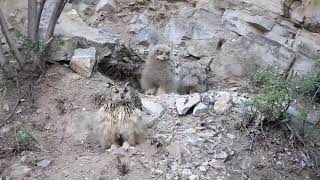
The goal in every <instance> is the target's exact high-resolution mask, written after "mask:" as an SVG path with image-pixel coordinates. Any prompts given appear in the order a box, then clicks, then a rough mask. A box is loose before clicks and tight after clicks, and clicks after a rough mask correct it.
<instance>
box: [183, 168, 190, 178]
mask: <svg viewBox="0 0 320 180" xmlns="http://www.w3.org/2000/svg"><path fill="white" fill-rule="evenodd" d="M191 175H192V171H191V170H190V169H183V170H182V177H183V178H187V177H189V176H191Z"/></svg>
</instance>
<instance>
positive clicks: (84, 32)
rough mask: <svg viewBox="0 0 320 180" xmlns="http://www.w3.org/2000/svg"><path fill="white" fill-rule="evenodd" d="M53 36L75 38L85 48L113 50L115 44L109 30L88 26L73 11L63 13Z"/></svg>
mask: <svg viewBox="0 0 320 180" xmlns="http://www.w3.org/2000/svg"><path fill="white" fill-rule="evenodd" d="M55 35H63V36H64V37H68V38H76V39H78V41H80V42H81V43H82V44H85V45H86V46H94V47H96V48H97V49H100V48H106V47H108V48H113V47H114V46H115V44H116V42H115V38H114V36H113V34H112V31H111V30H110V29H101V28H93V27H90V26H88V25H87V24H86V23H85V22H84V21H83V20H82V19H81V18H80V17H79V15H78V13H77V12H76V11H75V10H70V11H63V12H62V14H61V16H60V18H59V23H58V24H57V26H56V29H55Z"/></svg>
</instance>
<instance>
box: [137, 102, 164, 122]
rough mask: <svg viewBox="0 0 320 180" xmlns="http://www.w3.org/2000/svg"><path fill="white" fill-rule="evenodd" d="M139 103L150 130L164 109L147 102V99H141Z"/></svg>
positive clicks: (159, 105) (156, 104)
mask: <svg viewBox="0 0 320 180" xmlns="http://www.w3.org/2000/svg"><path fill="white" fill-rule="evenodd" d="M141 103H142V110H143V112H144V114H145V116H146V118H145V121H146V124H147V126H148V127H149V128H151V127H152V126H153V125H154V124H155V122H156V121H157V120H159V119H160V118H161V116H162V115H163V114H164V112H165V109H164V107H163V106H162V105H161V104H159V103H155V102H152V101H149V100H147V99H141Z"/></svg>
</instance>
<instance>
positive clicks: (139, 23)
mask: <svg viewBox="0 0 320 180" xmlns="http://www.w3.org/2000/svg"><path fill="white" fill-rule="evenodd" d="M129 23H130V25H129V32H132V33H136V34H137V33H139V32H140V31H141V30H142V29H145V28H146V27H147V25H148V17H147V16H146V15H145V14H141V15H139V16H135V17H133V18H132V20H131V21H130V22H129Z"/></svg>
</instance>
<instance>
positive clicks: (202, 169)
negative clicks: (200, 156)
mask: <svg viewBox="0 0 320 180" xmlns="http://www.w3.org/2000/svg"><path fill="white" fill-rule="evenodd" d="M198 169H199V171H201V172H206V171H207V168H206V167H205V166H199V168H198Z"/></svg>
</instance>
